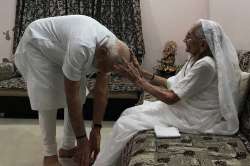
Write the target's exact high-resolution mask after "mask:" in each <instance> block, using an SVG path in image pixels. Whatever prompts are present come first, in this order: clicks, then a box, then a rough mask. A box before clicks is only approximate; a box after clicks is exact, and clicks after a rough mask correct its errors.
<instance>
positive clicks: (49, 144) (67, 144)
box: [38, 109, 75, 156]
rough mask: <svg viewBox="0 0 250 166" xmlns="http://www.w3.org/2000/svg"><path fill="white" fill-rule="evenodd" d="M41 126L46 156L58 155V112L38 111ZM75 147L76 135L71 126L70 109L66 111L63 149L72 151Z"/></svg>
mask: <svg viewBox="0 0 250 166" xmlns="http://www.w3.org/2000/svg"><path fill="white" fill-rule="evenodd" d="M38 116H39V125H40V128H41V132H42V141H43V150H44V156H53V155H57V142H56V116H57V110H40V111H38ZM74 146H75V134H74V131H73V128H72V126H71V122H70V118H69V113H68V109H64V132H63V139H62V145H61V148H63V149H71V148H73V147H74Z"/></svg>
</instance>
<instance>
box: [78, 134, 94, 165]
mask: <svg viewBox="0 0 250 166" xmlns="http://www.w3.org/2000/svg"><path fill="white" fill-rule="evenodd" d="M89 154H90V144H89V140H88V138H87V137H85V138H83V139H82V140H77V147H76V153H75V155H74V161H75V162H76V163H77V166H89V164H90V157H89Z"/></svg>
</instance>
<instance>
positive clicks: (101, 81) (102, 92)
mask: <svg viewBox="0 0 250 166" xmlns="http://www.w3.org/2000/svg"><path fill="white" fill-rule="evenodd" d="M108 77H109V76H108V75H107V74H106V73H101V72H100V73H98V74H97V77H96V83H95V88H94V105H93V106H94V110H93V124H102V120H103V116H104V114H105V110H106V106H107V102H108V100H107V98H108Z"/></svg>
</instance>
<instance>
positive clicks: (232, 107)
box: [200, 19, 241, 135]
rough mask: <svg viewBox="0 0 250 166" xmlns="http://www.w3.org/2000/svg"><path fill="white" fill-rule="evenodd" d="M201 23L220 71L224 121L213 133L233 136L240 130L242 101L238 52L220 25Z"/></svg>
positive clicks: (219, 92)
mask: <svg viewBox="0 0 250 166" xmlns="http://www.w3.org/2000/svg"><path fill="white" fill-rule="evenodd" d="M200 22H201V24H202V29H203V32H204V34H205V38H206V41H207V43H208V45H209V48H210V50H211V52H212V54H213V57H214V58H215V62H216V67H217V70H218V96H219V105H220V113H221V115H222V117H223V119H224V121H221V123H218V124H216V126H214V127H213V129H212V130H211V132H212V133H219V134H224V135H232V134H234V133H236V132H237V131H238V130H239V119H238V111H239V106H240V99H241V97H240V79H241V70H240V66H239V60H238V56H237V52H236V49H235V48H234V46H233V44H232V42H231V40H230V39H229V38H228V36H227V35H226V34H225V32H224V30H223V29H222V27H221V26H220V25H219V24H218V23H216V22H214V21H210V20H203V19H202V20H200Z"/></svg>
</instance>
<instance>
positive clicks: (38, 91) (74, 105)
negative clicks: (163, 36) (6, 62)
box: [15, 15, 130, 166]
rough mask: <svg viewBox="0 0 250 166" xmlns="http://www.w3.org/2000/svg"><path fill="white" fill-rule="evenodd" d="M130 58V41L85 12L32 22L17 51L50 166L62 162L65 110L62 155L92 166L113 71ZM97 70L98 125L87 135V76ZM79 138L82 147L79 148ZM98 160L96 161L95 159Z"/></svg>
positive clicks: (95, 93) (18, 63) (95, 102)
mask: <svg viewBox="0 0 250 166" xmlns="http://www.w3.org/2000/svg"><path fill="white" fill-rule="evenodd" d="M121 57H123V58H125V59H129V57H130V52H129V48H128V47H127V45H126V44H124V43H123V42H121V41H120V40H118V39H117V38H116V36H115V35H114V34H113V33H111V32H110V31H109V30H108V29H107V28H106V27H104V26H103V25H101V24H100V23H99V22H97V21H96V20H94V19H92V18H90V17H87V16H82V15H71V16H59V17H50V18H45V19H40V20H37V21H34V22H32V23H31V24H30V25H29V26H28V27H27V28H26V30H25V32H24V35H23V37H22V39H21V41H20V43H19V45H18V48H17V50H16V53H15V64H16V66H17V68H18V70H19V71H20V72H21V74H22V76H23V77H24V79H25V80H26V82H27V89H28V95H29V99H30V104H31V108H32V109H33V110H37V111H38V112H39V124H40V127H41V131H42V137H43V138H42V139H43V146H44V160H43V165H44V166H58V165H60V164H59V162H58V157H57V143H56V114H57V109H59V108H65V111H64V135H63V141H62V146H61V148H60V150H59V157H72V156H74V159H75V161H76V162H77V163H78V165H80V166H89V162H90V156H94V159H95V157H96V156H97V154H98V153H99V149H100V138H101V136H100V129H101V124H102V119H103V115H104V112H105V108H106V105H107V92H108V89H107V88H108V87H107V81H108V75H107V73H108V72H110V71H111V70H113V65H114V64H118V63H121V62H122V59H121ZM94 72H97V77H96V84H95V89H94V111H93V125H92V130H91V133H90V136H89V139H88V138H87V137H86V131H85V127H84V120H83V116H82V105H83V103H84V101H85V97H86V75H88V74H91V73H94ZM75 140H77V141H76V142H77V145H76V147H75ZM94 159H93V160H94Z"/></svg>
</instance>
